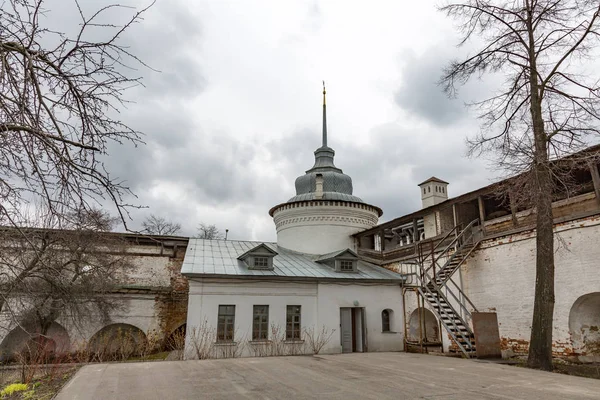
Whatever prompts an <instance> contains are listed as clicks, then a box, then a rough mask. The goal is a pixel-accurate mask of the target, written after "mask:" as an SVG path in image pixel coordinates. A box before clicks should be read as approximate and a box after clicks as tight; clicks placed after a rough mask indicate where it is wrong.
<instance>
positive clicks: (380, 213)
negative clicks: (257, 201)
mask: <svg viewBox="0 0 600 400" xmlns="http://www.w3.org/2000/svg"><path fill="white" fill-rule="evenodd" d="M315 201H331V202H338V203H350V204H362V205H365V206H369V207H372V208H374V209H375V210H376V211H377V214H378V217H381V216H382V215H383V210H382V209H381V208H379V207H377V206H374V205H372V204H368V203H360V202H357V201H348V200H327V199H319V200H301V201H291V202H285V203H280V204H277V205H276V206H273V207H271V209H270V210H269V215H270V216H271V217H273V214H274V213H275V211H277V209H278V208H280V207H283V206H285V205H289V204H306V203H311V202H315Z"/></svg>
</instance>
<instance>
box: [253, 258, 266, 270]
mask: <svg viewBox="0 0 600 400" xmlns="http://www.w3.org/2000/svg"><path fill="white" fill-rule="evenodd" d="M254 268H269V257H254Z"/></svg>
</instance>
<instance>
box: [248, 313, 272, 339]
mask: <svg viewBox="0 0 600 400" xmlns="http://www.w3.org/2000/svg"><path fill="white" fill-rule="evenodd" d="M261 308H262V311H263V312H257V311H261ZM265 311H266V312H265ZM257 318H258V320H257ZM267 340H269V305H268V304H255V305H253V306H252V341H254V342H264V341H267Z"/></svg>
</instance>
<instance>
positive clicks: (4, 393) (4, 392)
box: [0, 383, 27, 398]
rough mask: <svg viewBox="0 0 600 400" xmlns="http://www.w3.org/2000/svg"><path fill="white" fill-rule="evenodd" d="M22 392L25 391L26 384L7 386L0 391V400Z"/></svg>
mask: <svg viewBox="0 0 600 400" xmlns="http://www.w3.org/2000/svg"><path fill="white" fill-rule="evenodd" d="M24 390H27V385H26V384H24V383H13V384H11V385H8V386H7V387H5V388H4V389H2V391H1V392H0V398H3V397H6V396H10V395H12V394H13V393H16V392H22V391H24Z"/></svg>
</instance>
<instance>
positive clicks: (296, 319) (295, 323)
mask: <svg viewBox="0 0 600 400" xmlns="http://www.w3.org/2000/svg"><path fill="white" fill-rule="evenodd" d="M300 314H301V306H287V318H286V321H287V324H286V329H285V339H286V340H300Z"/></svg>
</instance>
